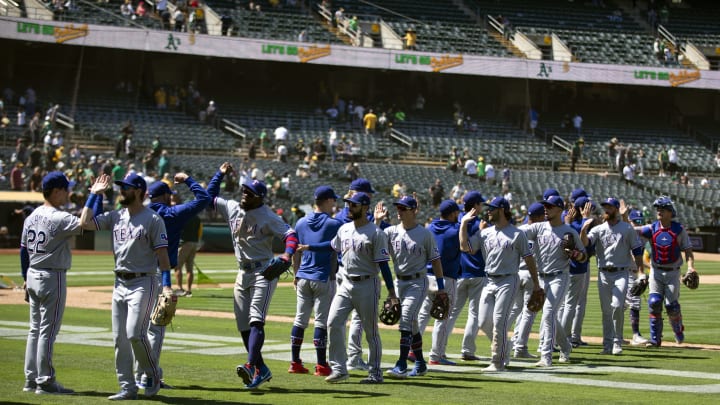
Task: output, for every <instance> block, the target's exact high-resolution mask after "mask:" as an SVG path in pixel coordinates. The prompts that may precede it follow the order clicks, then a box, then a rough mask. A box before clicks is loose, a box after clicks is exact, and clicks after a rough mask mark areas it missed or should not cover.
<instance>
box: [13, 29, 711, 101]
mask: <svg viewBox="0 0 720 405" xmlns="http://www.w3.org/2000/svg"><path fill="white" fill-rule="evenodd" d="M0 38H8V39H15V40H22V41H36V42H48V43H57V44H63V45H76V46H92V47H102V48H119V49H129V50H138V51H148V52H165V53H179V54H188V55H202V56H213V57H225V58H236V59H252V60H271V61H278V62H288V63H314V64H319V65H333V66H348V67H359V68H368V69H392V70H404V71H418V72H435V73H448V74H464V75H476V76H490V77H507V78H519V79H533V80H557V81H572V82H589V83H608V84H629V85H642V86H660V87H687V88H696V89H720V72H719V71H699V70H685V69H681V68H675V69H671V68H656V67H648V66H630V65H605V64H591V63H575V62H557V61H543V60H528V59H518V58H496V57H489V56H479V55H467V54H452V53H451V54H442V53H427V52H414V51H407V50H393V49H377V48H356V47H352V46H346V45H334V44H333V45H330V44H310V43H299V42H281V41H270V40H258V39H249V38H234V37H222V36H210V35H195V34H192V33H181V32H172V31H157V30H141V29H136V28H126V27H114V26H105V25H91V24H77V23H76V24H70V23H63V22H58V21H42V20H29V19H21V18H12V17H4V18H2V20H0Z"/></svg>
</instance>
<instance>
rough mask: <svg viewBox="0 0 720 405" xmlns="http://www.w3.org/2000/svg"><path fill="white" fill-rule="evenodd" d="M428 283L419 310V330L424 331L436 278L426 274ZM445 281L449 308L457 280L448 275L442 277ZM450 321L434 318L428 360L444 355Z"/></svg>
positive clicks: (449, 330)
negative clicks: (428, 287) (426, 292)
mask: <svg viewBox="0 0 720 405" xmlns="http://www.w3.org/2000/svg"><path fill="white" fill-rule="evenodd" d="M426 279H427V281H428V283H429V284H430V292H429V293H428V294H427V296H426V297H425V300H424V301H423V305H422V309H421V310H420V325H421V328H420V331H421V332H423V333H424V332H425V328H426V327H427V324H428V323H429V321H430V318H431V317H430V311H431V310H432V306H433V300H434V299H435V294H436V293H437V279H436V278H435V276H434V275H428V276H427V277H426ZM443 280H444V282H445V292H446V293H447V295H448V299H449V300H450V308H453V307H454V306H455V299H456V295H457V280H456V279H454V278H450V277H443ZM449 326H450V323H449V322H448V319H442V320H441V319H435V324H434V325H433V332H432V348H431V349H430V360H431V361H440V359H441V358H442V357H444V356H445V349H446V348H447V342H448V338H449V337H450V334H451V333H452V329H451V328H449Z"/></svg>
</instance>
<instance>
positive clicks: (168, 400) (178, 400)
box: [4, 386, 250, 405]
mask: <svg viewBox="0 0 720 405" xmlns="http://www.w3.org/2000/svg"><path fill="white" fill-rule="evenodd" d="M195 387H196V388H197V389H204V388H202V387H197V386H195ZM185 389H191V388H190V387H187V388H185ZM175 390H177V389H173V390H167V391H166V392H167V393H171V392H172V391H175ZM211 391H240V390H238V389H233V390H230V389H227V390H225V389H219V390H211ZM114 394H116V393H115V392H95V391H93V392H91V391H86V392H77V393H76V395H73V397H75V396H78V395H81V396H84V397H90V398H96V399H107V397H109V396H110V395H114ZM138 400H151V401H154V402H160V403H164V404H191V405H192V404H198V405H199V404H213V405H224V404H237V403H238V402H237V401H225V400H212V399H208V398H198V397H172V396H165V395H163V394H162V392H161V393H160V394H157V395H155V396H153V397H152V398H146V397H145V396H144V395H143V394H142V390H141V391H140V392H139V393H138ZM92 402H94V400H92ZM4 403H7V402H4ZM242 403H244V404H250V402H246V401H243V402H242Z"/></svg>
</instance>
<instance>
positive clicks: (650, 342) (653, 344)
mask: <svg viewBox="0 0 720 405" xmlns="http://www.w3.org/2000/svg"><path fill="white" fill-rule="evenodd" d="M660 344H661V342H660V340H657V341H655V340H653V339H650V340H648V341H647V343H645V347H660Z"/></svg>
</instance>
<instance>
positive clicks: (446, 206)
mask: <svg viewBox="0 0 720 405" xmlns="http://www.w3.org/2000/svg"><path fill="white" fill-rule="evenodd" d="M455 211H460V206H459V205H457V203H456V202H455V201H453V200H445V201H443V202H441V203H440V215H441V216H443V217H446V216H448V215H450V214H452V213H453V212H455Z"/></svg>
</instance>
